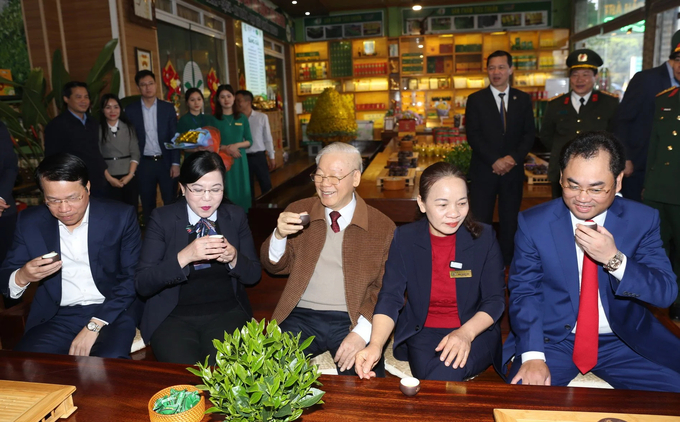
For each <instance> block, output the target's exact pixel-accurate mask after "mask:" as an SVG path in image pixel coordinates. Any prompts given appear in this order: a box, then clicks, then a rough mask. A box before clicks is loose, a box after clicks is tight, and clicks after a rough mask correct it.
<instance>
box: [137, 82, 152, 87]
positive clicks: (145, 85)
mask: <svg viewBox="0 0 680 422" xmlns="http://www.w3.org/2000/svg"><path fill="white" fill-rule="evenodd" d="M154 85H156V82H146V83H142V84H139V87H140V88H146V87H147V86H154Z"/></svg>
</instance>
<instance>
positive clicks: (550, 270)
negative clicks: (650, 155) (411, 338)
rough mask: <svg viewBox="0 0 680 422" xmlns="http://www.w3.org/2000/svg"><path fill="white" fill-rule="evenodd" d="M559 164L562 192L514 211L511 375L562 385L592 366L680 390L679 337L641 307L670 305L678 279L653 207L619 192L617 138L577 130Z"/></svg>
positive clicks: (625, 383) (621, 384)
mask: <svg viewBox="0 0 680 422" xmlns="http://www.w3.org/2000/svg"><path fill="white" fill-rule="evenodd" d="M559 164H560V170H561V175H560V177H561V178H560V183H561V185H562V189H563V191H562V198H557V199H554V200H552V201H550V202H547V203H545V204H542V205H539V206H537V207H533V208H531V209H529V210H527V211H525V212H523V213H521V214H520V216H519V228H518V231H517V235H516V237H515V248H516V249H515V257H514V261H513V263H512V266H511V268H510V276H509V279H508V289H509V290H510V301H509V306H508V314H509V316H510V326H511V328H512V332H511V334H510V336H509V337H508V340H507V341H506V343H505V345H504V350H503V355H504V356H503V357H504V362H506V363H507V362H508V361H509V360H510V359H511V358H512V357H513V355H514V363H513V364H512V368H511V370H510V375H509V377H508V380H509V381H510V382H511V383H513V384H515V383H522V384H531V385H561V386H563V385H567V384H568V383H569V382H570V381H571V380H572V379H573V378H574V377H575V376H576V375H577V374H578V372H579V371H580V372H581V373H586V372H589V371H592V372H593V373H594V374H595V375H597V376H599V377H600V378H602V379H604V380H605V381H607V382H608V383H609V384H611V385H612V386H613V387H614V388H626V389H640V390H657V391H674V392H680V359H677V353H676V351H677V350H680V339H679V338H677V337H676V336H674V335H673V334H672V333H671V332H670V331H668V330H666V328H664V327H663V325H662V324H661V323H660V322H659V321H658V320H657V319H656V318H655V317H654V315H652V313H651V312H650V311H649V310H648V309H647V307H646V304H651V305H652V306H657V307H661V308H664V307H668V306H669V305H670V304H671V303H672V302H673V300H674V299H675V297H676V295H677V293H678V288H677V285H676V283H675V275H674V274H673V271H672V269H671V265H670V262H669V260H668V258H667V257H666V253H665V251H664V249H663V245H662V242H661V237H660V235H659V213H658V212H657V211H656V210H654V209H652V208H649V207H647V206H645V205H642V204H640V203H638V202H634V201H630V200H627V199H623V198H620V197H617V196H616V193H617V192H618V191H619V190H620V189H621V180H622V179H623V169H624V167H625V152H624V148H623V145H622V144H621V143H620V142H618V141H617V140H616V138H614V137H613V136H612V135H610V134H608V133H606V132H586V133H582V134H580V135H579V136H577V137H576V138H575V139H574V140H573V141H571V142H570V143H569V144H567V145H566V146H565V148H564V150H563V151H562V154H561V156H560V163H559ZM595 224H596V226H595ZM593 227H594V228H593Z"/></svg>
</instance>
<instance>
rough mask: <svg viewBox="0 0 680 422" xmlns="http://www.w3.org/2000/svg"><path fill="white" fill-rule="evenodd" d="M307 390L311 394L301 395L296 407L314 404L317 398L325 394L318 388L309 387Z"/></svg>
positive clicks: (319, 398)
mask: <svg viewBox="0 0 680 422" xmlns="http://www.w3.org/2000/svg"><path fill="white" fill-rule="evenodd" d="M309 391H310V393H311V394H309V395H307V396H305V397H303V398H302V400H300V401H298V402H297V405H298V407H301V408H305V407H310V406H314V405H315V404H316V403H317V402H318V401H319V400H321V397H323V395H324V394H326V393H325V392H323V391H321V390H319V389H318V388H310V390H309Z"/></svg>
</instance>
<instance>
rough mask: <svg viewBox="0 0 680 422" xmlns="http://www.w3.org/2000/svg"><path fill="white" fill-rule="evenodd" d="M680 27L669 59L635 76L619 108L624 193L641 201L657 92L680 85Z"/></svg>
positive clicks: (618, 122)
mask: <svg viewBox="0 0 680 422" xmlns="http://www.w3.org/2000/svg"><path fill="white" fill-rule="evenodd" d="M678 81H680V31H677V32H676V33H675V34H673V38H672V42H671V54H670V56H669V57H668V61H667V62H665V63H663V64H662V65H661V66H658V67H655V68H653V69H647V70H643V71H641V72H638V73H636V74H635V76H633V79H631V81H630V83H629V84H628V88H627V89H626V93H625V95H624V96H623V101H621V104H620V105H619V108H618V110H617V111H616V116H615V119H616V125H615V132H614V133H615V134H616V136H617V137H618V138H619V139H620V140H621V142H622V143H623V145H624V146H625V147H626V170H625V171H624V173H623V175H624V178H623V187H622V188H621V194H622V195H623V197H624V198H628V199H633V200H635V201H642V196H641V194H642V188H643V187H644V183H645V171H646V166H647V148H648V147H649V137H650V135H651V133H652V121H653V120H654V112H655V108H654V100H655V99H656V94H658V93H659V92H661V91H663V90H665V89H668V88H670V87H671V86H680V82H678Z"/></svg>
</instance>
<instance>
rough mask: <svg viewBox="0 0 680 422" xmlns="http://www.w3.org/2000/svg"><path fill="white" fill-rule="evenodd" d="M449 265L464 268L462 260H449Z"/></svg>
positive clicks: (458, 268)
mask: <svg viewBox="0 0 680 422" xmlns="http://www.w3.org/2000/svg"><path fill="white" fill-rule="evenodd" d="M449 267H451V268H455V269H457V270H460V269H461V268H463V264H461V263H460V262H456V261H451V262H449Z"/></svg>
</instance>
